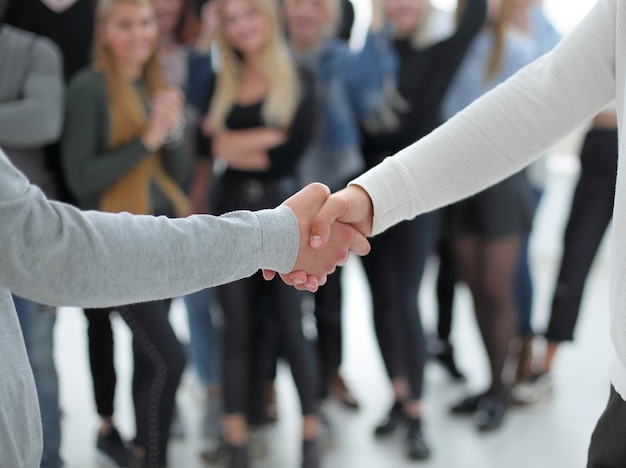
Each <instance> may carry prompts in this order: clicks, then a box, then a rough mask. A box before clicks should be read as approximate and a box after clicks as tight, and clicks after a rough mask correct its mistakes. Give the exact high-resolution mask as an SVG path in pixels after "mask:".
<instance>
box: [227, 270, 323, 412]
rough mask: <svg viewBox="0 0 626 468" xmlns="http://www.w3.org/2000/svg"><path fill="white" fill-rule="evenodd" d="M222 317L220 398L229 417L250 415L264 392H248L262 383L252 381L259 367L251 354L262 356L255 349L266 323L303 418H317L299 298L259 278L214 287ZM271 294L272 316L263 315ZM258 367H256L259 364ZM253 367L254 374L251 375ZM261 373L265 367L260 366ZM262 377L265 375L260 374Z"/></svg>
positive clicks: (279, 282)
mask: <svg viewBox="0 0 626 468" xmlns="http://www.w3.org/2000/svg"><path fill="white" fill-rule="evenodd" d="M217 292H218V295H219V300H220V304H221V305H222V309H223V311H224V328H223V335H222V358H223V369H222V372H223V384H222V385H223V395H224V407H225V410H226V413H227V414H233V413H245V414H247V413H248V409H249V404H250V401H254V400H255V398H254V395H252V396H251V395H250V391H253V392H254V393H256V394H257V395H258V394H261V393H262V391H263V389H262V388H254V389H252V388H250V385H251V384H252V385H258V383H259V382H262V381H264V379H262V376H261V378H259V377H258V376H255V375H254V374H255V372H258V367H257V366H253V363H255V358H254V356H255V354H258V353H260V352H262V345H261V344H260V343H259V340H260V339H263V336H259V330H263V329H264V328H265V327H264V326H263V324H259V321H262V320H270V321H271V322H272V324H273V325H274V326H275V327H276V328H277V332H278V342H279V345H280V350H281V353H282V355H283V356H284V357H285V359H286V360H287V362H288V363H289V365H290V368H291V373H292V375H293V379H294V382H295V384H296V388H297V390H298V395H299V396H300V403H301V406H302V414H303V415H311V414H313V413H314V412H315V409H316V407H315V402H316V400H317V398H316V396H317V388H318V387H317V365H316V361H315V354H314V351H313V345H312V343H311V342H310V341H308V340H307V339H306V338H305V336H304V333H303V331H302V297H303V293H302V292H301V291H298V290H296V289H295V288H293V287H290V286H287V285H286V284H284V283H283V282H282V280H280V279H278V278H277V279H274V280H272V281H270V282H267V281H265V280H264V279H263V277H262V276H261V274H260V273H257V274H255V275H253V276H252V277H250V278H245V279H242V280H239V281H235V282H233V283H230V284H226V285H223V286H218V287H217ZM267 293H270V294H271V302H270V304H271V305H272V310H269V311H268V310H263V308H262V304H267V302H265V300H264V295H265V294H267ZM257 362H258V361H257ZM255 367H257V369H255ZM261 367H265V366H261ZM262 373H264V372H262Z"/></svg>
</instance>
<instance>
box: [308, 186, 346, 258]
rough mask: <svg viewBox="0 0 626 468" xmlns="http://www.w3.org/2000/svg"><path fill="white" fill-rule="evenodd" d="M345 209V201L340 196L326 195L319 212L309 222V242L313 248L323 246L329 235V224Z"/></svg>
mask: <svg viewBox="0 0 626 468" xmlns="http://www.w3.org/2000/svg"><path fill="white" fill-rule="evenodd" d="M345 211H346V207H345V202H343V201H342V199H341V197H337V196H333V195H331V196H330V197H328V199H327V200H326V202H325V203H324V205H322V208H321V209H320V211H319V213H318V214H317V216H315V218H314V219H313V222H312V223H311V237H310V240H309V243H310V244H311V247H313V248H314V249H321V248H323V247H324V246H325V245H326V243H327V242H328V239H329V237H330V226H331V225H332V224H333V223H334V222H335V220H336V219H337V218H339V217H340V216H342V215H343V214H344V213H345Z"/></svg>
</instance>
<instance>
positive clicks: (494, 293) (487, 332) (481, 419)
mask: <svg viewBox="0 0 626 468" xmlns="http://www.w3.org/2000/svg"><path fill="white" fill-rule="evenodd" d="M518 1H519V0H491V1H490V2H489V4H488V5H489V9H488V17H487V24H486V26H485V28H484V29H483V31H482V32H481V34H479V35H478V36H477V37H476V38H475V39H474V40H473V41H472V43H471V44H470V48H469V50H468V52H467V54H466V56H465V58H464V60H463V63H462V64H461V66H460V68H459V71H458V72H457V75H456V76H455V78H454V80H453V82H452V84H451V85H450V88H449V89H448V92H447V94H446V97H445V99H444V101H443V103H442V110H441V112H442V116H443V118H444V119H449V118H451V117H452V116H453V115H455V114H456V113H457V112H458V111H460V110H462V109H463V108H465V107H466V106H467V105H469V104H471V103H472V102H473V101H474V100H476V99H478V98H479V97H480V96H482V95H483V94H485V93H486V92H487V91H489V90H490V89H492V88H494V87H495V86H496V85H498V84H500V83H502V82H503V81H505V80H506V79H507V78H509V77H510V76H512V75H513V74H514V73H515V72H516V71H517V70H519V69H521V68H523V67H524V66H525V65H527V64H528V63H530V62H531V61H533V60H534V59H536V58H537V57H538V56H540V55H542V54H543V53H545V52H546V51H547V50H549V49H550V48H551V47H553V46H554V45H555V44H556V42H558V39H559V36H558V34H556V32H555V31H554V29H553V28H551V25H550V24H549V22H548V20H547V18H546V17H545V15H543V13H542V12H541V10H540V9H538V10H537V11H536V12H535V16H534V18H533V19H534V23H533V29H532V30H533V31H534V32H535V35H533V36H532V37H524V36H521V35H519V33H517V32H516V31H515V30H513V28H512V23H513V18H514V15H515V14H519V12H517V11H516V9H515V4H516V3H517V2H518ZM461 8H462V6H461ZM545 30H551V31H552V34H551V35H547V34H545V32H544V31H545ZM533 212H534V201H533V196H532V191H531V187H530V184H529V183H528V179H527V176H526V174H525V173H524V172H519V173H517V174H515V175H513V176H511V177H509V178H507V179H505V180H504V181H502V182H500V183H498V184H496V185H494V186H492V187H489V188H488V189H487V190H484V191H482V192H480V193H478V194H476V195H474V196H472V197H470V198H467V199H466V200H463V201H461V202H459V203H456V204H454V205H451V206H450V207H449V222H450V231H451V234H450V235H451V243H452V249H453V252H454V257H455V260H456V264H457V266H458V269H459V276H460V277H461V279H462V280H463V281H464V282H465V283H466V284H467V285H468V287H469V289H470V291H471V293H472V297H473V303H474V309H475V314H476V320H477V323H478V327H479V329H480V331H481V336H482V338H483V343H484V345H485V349H486V352H487V357H488V360H489V369H490V372H491V383H490V386H489V387H488V389H487V390H486V391H485V392H484V393H480V394H479V395H471V396H469V397H466V398H465V399H463V400H462V401H461V402H459V403H458V404H455V405H454V406H453V407H452V412H453V413H455V414H470V415H473V416H474V420H475V424H476V426H477V429H478V430H480V431H490V430H494V429H497V428H498V427H500V425H501V424H502V421H503V419H504V416H505V412H506V406H507V404H506V399H507V396H508V395H507V394H508V383H506V382H504V377H503V370H504V364H505V361H506V358H507V356H508V350H509V344H510V341H511V339H512V338H513V337H514V336H516V335H517V309H516V301H515V280H516V273H517V270H518V262H519V254H520V247H521V243H522V239H523V236H524V235H525V234H526V233H528V232H529V231H530V226H531V223H532V215H533Z"/></svg>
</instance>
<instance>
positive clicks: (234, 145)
mask: <svg viewBox="0 0 626 468" xmlns="http://www.w3.org/2000/svg"><path fill="white" fill-rule="evenodd" d="M269 131H271V130H269V129H267V128H252V129H249V130H222V131H219V132H216V133H215V135H213V154H214V156H215V157H218V158H222V159H225V160H227V161H228V160H229V159H230V158H241V157H244V158H245V156H246V154H250V153H254V152H259V151H266V150H268V149H269V148H271V147H273V146H276V144H277V143H276V142H275V141H274V139H270V138H268V132H269Z"/></svg>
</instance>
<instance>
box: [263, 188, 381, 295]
mask: <svg viewBox="0 0 626 468" xmlns="http://www.w3.org/2000/svg"><path fill="white" fill-rule="evenodd" d="M329 195H330V190H329V189H328V187H326V186H325V185H323V184H318V183H314V184H310V185H308V186H307V187H305V188H304V189H302V190H300V191H299V192H298V193H296V194H295V195H293V196H292V197H290V198H289V199H287V200H285V202H283V205H286V206H288V207H289V208H291V210H292V211H293V212H294V214H295V216H296V219H297V221H298V228H299V230H300V251H299V252H298V258H297V259H296V263H295V265H294V272H293V273H290V274H289V275H281V278H282V279H283V280H284V281H285V282H286V283H287V284H290V285H293V286H295V287H296V288H297V289H301V290H302V289H308V290H310V291H316V290H317V288H318V286H320V285H323V284H324V283H325V282H326V276H327V275H329V274H330V273H332V272H333V271H335V268H336V267H337V265H343V264H344V263H345V262H346V261H347V260H348V258H349V256H350V252H351V251H352V252H354V253H356V254H357V255H366V254H367V253H369V250H370V245H369V242H367V239H366V238H365V236H364V235H363V234H362V233H361V232H359V231H358V230H357V229H355V228H354V227H352V226H350V225H348V224H345V223H342V222H337V223H332V226H330V225H329V226H324V227H323V232H322V234H321V235H322V236H323V239H324V245H319V246H316V247H315V248H313V247H312V246H311V244H310V241H311V236H312V230H311V228H312V222H311V221H312V220H313V218H316V217H319V215H320V214H324V215H325V216H326V217H325V218H324V220H320V221H319V223H320V225H321V223H323V222H325V220H326V218H331V217H332V212H331V213H329V214H328V215H326V214H325V212H324V211H320V210H323V207H324V206H325V202H326V201H327V199H328V197H329ZM368 199H369V198H368ZM320 231H321V229H320ZM275 274H276V273H275V272H272V271H267V270H264V271H263V276H264V277H265V279H267V280H269V279H272V278H273V277H274V276H275Z"/></svg>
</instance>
